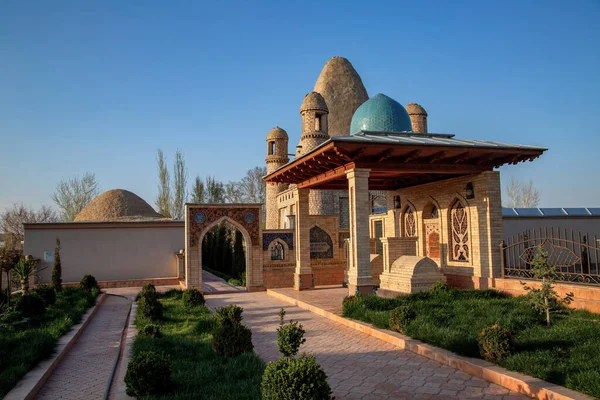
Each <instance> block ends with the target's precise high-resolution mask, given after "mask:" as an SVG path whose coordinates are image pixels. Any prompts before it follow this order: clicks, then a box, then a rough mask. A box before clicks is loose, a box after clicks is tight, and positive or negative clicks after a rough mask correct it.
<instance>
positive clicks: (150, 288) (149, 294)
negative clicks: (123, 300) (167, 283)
mask: <svg viewBox="0 0 600 400" xmlns="http://www.w3.org/2000/svg"><path fill="white" fill-rule="evenodd" d="M142 297H146V298H152V299H158V293H157V292H156V287H154V285H153V284H151V283H146V284H145V285H144V286H143V287H142V291H141V292H140V294H138V296H137V298H136V300H139V299H141V298H142Z"/></svg>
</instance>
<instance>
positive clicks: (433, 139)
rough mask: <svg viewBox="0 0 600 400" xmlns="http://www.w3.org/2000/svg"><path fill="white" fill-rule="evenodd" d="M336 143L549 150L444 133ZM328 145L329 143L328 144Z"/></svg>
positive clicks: (376, 135) (378, 135) (359, 137)
mask: <svg viewBox="0 0 600 400" xmlns="http://www.w3.org/2000/svg"><path fill="white" fill-rule="evenodd" d="M330 140H332V141H334V142H338V141H343V142H356V143H381V144H413V145H426V146H427V145H428V146H457V147H473V148H477V147H478V148H490V149H523V150H542V151H545V150H548V149H546V148H544V147H537V146H529V145H524V144H511V143H502V142H492V141H486V140H469V139H455V138H454V135H453V134H443V133H424V134H419V133H403V132H398V133H396V132H371V131H361V132H359V133H357V134H355V135H352V136H334V137H332V138H331V139H330ZM326 143H327V142H326ZM324 144H325V143H324Z"/></svg>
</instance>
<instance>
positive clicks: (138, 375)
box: [125, 351, 171, 398]
mask: <svg viewBox="0 0 600 400" xmlns="http://www.w3.org/2000/svg"><path fill="white" fill-rule="evenodd" d="M125 384H126V385H127V390H126V392H127V394H128V395H129V396H133V397H135V398H140V397H142V396H148V395H160V394H163V393H166V392H168V391H169V390H170V389H171V359H170V358H169V356H167V355H166V354H164V353H163V354H157V353H154V352H152V351H141V352H139V353H138V354H137V355H135V356H134V357H133V359H132V360H131V361H130V362H129V365H127V373H126V374H125Z"/></svg>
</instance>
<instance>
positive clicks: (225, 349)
mask: <svg viewBox="0 0 600 400" xmlns="http://www.w3.org/2000/svg"><path fill="white" fill-rule="evenodd" d="M213 347H214V349H215V351H216V352H217V354H219V355H222V356H226V357H237V356H239V355H240V354H242V353H246V352H251V351H252V350H253V349H254V345H253V344H252V331H251V330H250V329H248V328H246V327H245V326H244V325H242V324H240V323H233V324H232V323H225V324H220V325H219V327H217V329H216V330H215V331H214V332H213Z"/></svg>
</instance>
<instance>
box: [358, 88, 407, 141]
mask: <svg viewBox="0 0 600 400" xmlns="http://www.w3.org/2000/svg"><path fill="white" fill-rule="evenodd" d="M360 131H372V132H412V124H411V122H410V116H409V115H408V112H406V109H405V108H404V107H402V104H400V103H398V102H397V101H396V100H394V99H392V98H390V97H388V96H386V95H385V94H381V93H379V94H376V95H375V96H373V97H371V98H370V99H369V100H367V101H365V102H364V103H363V104H362V105H361V106H360V107H358V109H356V111H355V112H354V115H353V116H352V123H351V124H350V134H351V135H354V134H356V133H358V132H360Z"/></svg>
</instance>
